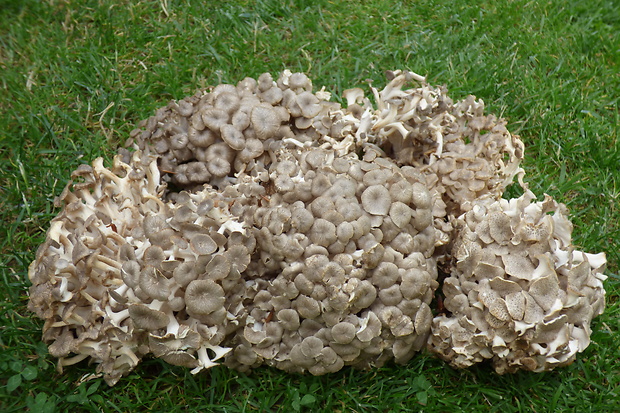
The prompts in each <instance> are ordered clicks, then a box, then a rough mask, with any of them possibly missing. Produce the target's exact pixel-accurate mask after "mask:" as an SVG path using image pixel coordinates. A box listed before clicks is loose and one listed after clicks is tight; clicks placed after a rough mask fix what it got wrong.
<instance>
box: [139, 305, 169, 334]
mask: <svg viewBox="0 0 620 413" xmlns="http://www.w3.org/2000/svg"><path fill="white" fill-rule="evenodd" d="M129 317H131V320H132V321H133V324H134V326H135V327H136V328H139V329H142V330H147V331H153V330H159V329H160V328H164V327H166V326H167V325H168V323H169V322H170V317H169V316H168V315H167V314H166V313H164V312H162V311H159V310H154V309H152V308H149V307H148V306H146V305H144V304H132V305H130V306H129Z"/></svg>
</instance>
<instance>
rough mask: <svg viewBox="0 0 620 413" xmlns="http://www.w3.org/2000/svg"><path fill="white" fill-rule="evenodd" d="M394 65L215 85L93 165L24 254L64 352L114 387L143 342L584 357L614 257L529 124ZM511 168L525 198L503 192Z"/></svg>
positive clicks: (403, 357) (230, 358)
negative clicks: (589, 235)
mask: <svg viewBox="0 0 620 413" xmlns="http://www.w3.org/2000/svg"><path fill="white" fill-rule="evenodd" d="M388 75H389V76H388V78H389V79H390V81H389V83H388V85H387V86H386V87H385V88H384V89H382V90H377V89H375V88H374V87H371V92H372V95H373V98H374V101H375V106H373V104H372V103H371V101H370V99H368V98H366V97H365V96H364V92H363V91H362V90H361V89H359V88H355V89H350V90H347V91H345V92H344V94H343V95H344V98H345V100H346V102H347V106H346V107H342V106H340V105H339V104H337V103H334V102H330V101H329V99H330V94H329V93H327V92H325V91H324V90H321V91H319V92H316V93H313V92H312V82H311V81H310V79H309V78H308V77H307V76H305V75H303V74H301V73H291V72H289V71H284V72H283V73H282V74H281V75H280V77H279V78H278V79H277V80H274V79H273V78H272V76H271V75H269V74H263V75H261V76H260V77H259V78H258V80H254V79H252V78H246V79H244V80H242V81H241V82H239V84H237V85H219V86H217V87H214V88H211V89H209V90H202V91H199V92H197V93H196V94H195V95H193V96H190V97H187V98H185V99H183V100H180V101H178V102H175V101H173V102H171V103H170V104H169V105H168V106H166V107H164V108H162V109H160V110H158V111H157V112H156V114H155V115H154V116H153V117H151V118H150V119H148V120H146V121H144V122H142V123H141V124H140V128H138V129H136V130H134V131H133V132H132V133H131V136H130V139H129V140H128V142H127V145H126V147H125V148H122V149H120V150H119V153H118V155H117V156H116V157H115V159H114V162H113V165H112V166H111V167H110V168H106V167H105V166H104V164H103V161H102V160H101V159H97V160H95V161H94V162H93V164H92V166H87V165H83V166H80V167H79V168H78V169H77V170H76V171H75V172H74V173H73V174H72V175H71V177H72V181H71V182H70V183H69V184H68V185H67V187H66V188H65V190H64V191H63V192H62V194H61V195H60V196H59V198H58V199H57V205H58V206H61V207H62V210H61V212H60V214H59V215H58V216H57V217H56V218H54V219H53V221H52V223H51V226H50V229H49V230H48V232H47V238H46V240H45V242H44V243H43V244H42V245H41V247H40V248H39V250H38V251H37V255H36V259H35V261H34V262H33V263H32V264H31V266H30V270H29V277H30V280H31V281H32V284H33V285H32V287H31V288H30V302H29V308H30V309H31V310H32V311H34V312H35V313H36V314H37V315H38V316H39V317H40V318H42V319H44V320H45V325H44V327H43V339H44V341H45V342H47V343H48V344H49V348H50V353H51V354H52V355H53V356H55V357H58V358H59V363H58V365H59V367H60V368H62V367H63V366H68V365H70V364H74V363H77V362H79V361H81V360H84V359H85V358H88V357H90V359H91V360H92V361H93V362H95V363H96V364H97V373H98V374H101V375H103V377H104V378H105V380H106V381H107V382H108V383H109V384H110V385H113V384H115V383H116V382H117V381H118V380H119V379H120V378H121V377H122V375H124V374H127V373H128V372H129V371H131V370H132V369H133V368H135V367H136V365H137V364H138V363H139V361H140V359H141V358H142V357H144V356H147V355H149V354H152V355H153V356H155V357H160V358H162V359H164V360H165V361H166V362H168V363H171V364H176V365H179V366H185V367H190V368H191V369H192V373H197V372H199V371H202V370H204V369H208V368H211V367H213V366H215V365H217V364H218V363H224V364H225V365H227V366H230V367H233V368H236V369H239V370H242V371H246V370H249V369H251V368H254V367H257V366H260V365H269V366H274V367H277V368H280V369H283V370H286V371H293V372H310V373H311V374H314V375H321V374H326V373H330V372H335V371H338V370H339V369H341V368H342V367H344V366H354V367H360V368H368V367H373V366H381V365H383V364H384V363H385V362H386V361H388V360H391V359H393V360H395V361H396V362H398V363H405V362H407V361H408V360H409V359H410V358H411V357H412V356H413V355H414V354H415V353H416V352H417V351H419V350H421V349H423V348H428V349H429V350H430V351H432V352H434V353H436V354H437V355H438V356H439V357H441V358H443V359H445V360H447V361H448V362H449V363H450V364H451V365H453V366H455V367H467V366H469V365H472V364H474V363H477V362H480V361H483V360H486V359H489V360H491V361H492V363H493V365H494V366H495V368H496V370H497V371H498V372H500V373H504V372H512V371H515V370H517V369H527V370H533V371H542V370H548V369H552V368H554V367H556V366H562V365H566V364H568V363H570V362H571V361H573V360H574V358H575V355H576V353H577V352H580V351H582V350H583V349H585V347H586V346H587V345H588V343H589V337H590V333H591V331H590V322H591V320H592V318H593V317H595V316H596V315H598V314H600V313H601V312H602V310H603V307H604V289H603V284H602V282H603V281H604V279H605V276H604V275H603V271H604V268H605V264H606V261H605V256H604V254H588V253H583V252H581V251H578V250H576V249H575V247H574V246H573V245H572V242H571V236H570V235H571V231H572V226H571V224H570V222H569V221H568V219H567V218H566V211H565V208H564V207H563V206H562V205H560V204H557V203H556V202H555V201H553V200H552V199H551V198H550V197H546V198H545V199H544V201H540V202H538V201H536V199H535V196H534V194H532V192H531V191H529V189H527V185H526V184H525V183H524V182H523V175H524V171H523V170H522V169H521V168H520V166H519V165H520V162H521V160H522V158H523V154H524V153H523V144H522V142H521V141H520V140H519V138H518V137H517V136H515V135H511V134H510V133H509V132H508V130H507V129H506V127H505V122H504V121H503V120H501V119H497V118H495V117H494V116H492V115H484V113H483V112H484V105H483V103H482V102H481V101H478V100H476V99H475V98H474V97H473V96H469V97H467V98H466V99H464V100H462V101H460V102H456V103H455V102H453V101H452V100H451V99H450V98H449V97H448V96H447V94H446V90H445V89H444V88H433V87H431V86H429V85H427V84H426V81H425V78H424V77H422V76H419V75H416V74H414V73H411V72H401V71H394V72H389V73H388ZM409 82H417V83H418V84H419V86H418V87H415V88H411V89H405V88H404V86H405V85H406V84H407V83H409ZM515 177H518V182H519V184H520V185H521V186H522V187H523V189H524V195H523V196H521V197H520V198H517V199H511V200H506V199H502V195H503V193H504V190H505V188H506V187H507V185H509V184H510V183H512V182H513V180H514V178H515ZM438 268H441V270H442V272H444V273H446V275H447V277H446V278H445V280H443V281H442V282H441V285H440V283H439V281H438V271H439V270H438ZM438 290H440V291H441V294H442V295H443V296H444V297H445V308H446V310H447V312H446V313H441V314H437V315H435V316H434V315H433V309H432V306H433V299H434V297H435V295H436V293H437V292H438Z"/></svg>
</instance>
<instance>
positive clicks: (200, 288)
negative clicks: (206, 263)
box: [185, 280, 225, 318]
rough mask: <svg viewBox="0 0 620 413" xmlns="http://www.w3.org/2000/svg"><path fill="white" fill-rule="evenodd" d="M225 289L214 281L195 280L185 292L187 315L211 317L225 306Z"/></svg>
mask: <svg viewBox="0 0 620 413" xmlns="http://www.w3.org/2000/svg"><path fill="white" fill-rule="evenodd" d="M224 301H225V297H224V289H223V288H222V286H220V285H219V284H217V283H216V282H215V281H213V280H194V281H192V282H190V283H189V284H188V285H187V288H186V290H185V305H186V309H187V313H188V314H189V315H190V316H192V317H196V318H200V317H201V316H206V315H209V314H211V313H213V312H215V311H217V310H218V309H220V308H223V306H224Z"/></svg>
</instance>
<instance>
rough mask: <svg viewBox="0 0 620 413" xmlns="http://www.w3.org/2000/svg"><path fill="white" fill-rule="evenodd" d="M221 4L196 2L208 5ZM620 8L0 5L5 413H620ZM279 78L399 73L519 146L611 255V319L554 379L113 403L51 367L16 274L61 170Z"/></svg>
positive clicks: (174, 372)
mask: <svg viewBox="0 0 620 413" xmlns="http://www.w3.org/2000/svg"><path fill="white" fill-rule="evenodd" d="M210 3H211V4H217V6H210V5H208V4H210ZM619 45H620V4H619V3H618V2H617V1H612V0H609V1H604V0H591V1H588V2H584V1H577V0H564V1H560V0H557V1H554V0H550V1H525V0H497V1H493V2H491V1H481V0H471V1H465V0H457V1H448V0H436V1H430V0H419V1H416V2H393V1H384V0H367V1H364V2H358V1H344V0H332V1H327V0H321V1H310V0H306V1H292V0H284V1H279V0H262V1H255V2H251V1H241V0H237V1H230V2H217V3H216V2H201V1H191V0H157V1H150V0H142V1H128V0H125V1H116V0H98V1H94V0H21V1H12V0H0V87H1V89H0V227H1V229H0V290H1V291H2V294H1V295H0V411H3V412H14V411H15V412H18V411H19V412H22V411H25V410H30V411H35V412H46V411H50V412H51V411H76V412H77V411H120V412H126V411H141V410H147V409H148V410H150V411H169V412H174V411H188V410H189V411H195V410H201V411H222V412H238V411H259V412H263V411H284V412H295V411H329V412H332V411H336V412H346V411H354V412H373V411H382V412H396V411H426V412H444V411H449V412H470V411H471V412H479V411H501V412H513V411H528V412H529V411H534V412H546V411H579V412H588V411H596V412H602V411H614V410H617V409H618V406H620V388H619V383H620V363H619V362H618V360H619V358H620V348H619V346H618V343H619V342H620V331H619V330H620V325H619V322H618V320H619V315H620V314H619V313H620V305H619V303H618V293H619V290H620V286H619V284H620V283H619V276H618V263H619V262H620V256H619V252H618V251H619V248H618V246H619V245H620V242H619V241H620V229H619V223H620V212H619V208H620V202H619V200H618V197H619V194H620V172H619V170H620V168H619V165H620V141H619V136H618V125H619V124H620V112H619V103H618V99H619V97H620V46H619ZM284 68H290V69H291V70H294V71H304V72H306V73H308V75H309V76H310V77H311V78H312V79H313V81H314V84H315V85H317V86H321V85H325V86H326V88H327V90H329V91H331V92H333V93H335V94H336V95H338V94H340V92H342V90H343V89H346V88H349V87H354V86H361V87H367V85H366V84H365V80H366V79H374V80H375V84H376V85H377V86H381V85H382V84H384V80H383V71H384V70H386V69H395V68H408V69H411V70H414V71H416V72H418V73H420V74H424V75H428V78H429V80H430V82H431V83H433V84H446V85H448V87H449V89H450V92H451V96H452V97H453V98H455V99H458V98H463V97H465V96H466V95H468V94H474V95H476V96H478V97H480V98H482V99H484V101H485V102H486V103H487V108H488V111H490V112H493V113H496V114H498V115H501V116H503V117H506V118H507V119H508V120H509V129H510V130H511V131H513V132H515V133H518V134H520V135H521V136H522V138H523V140H524V141H525V143H526V148H527V149H526V160H525V165H524V166H525V168H526V170H527V176H526V178H527V181H528V182H529V185H530V187H531V188H532V189H533V190H534V192H535V193H537V194H540V195H542V193H549V194H550V195H552V196H553V197H555V198H556V199H558V200H559V201H561V202H564V203H565V204H567V206H568V207H569V209H570V211H571V213H572V220H573V223H574V226H575V231H574V242H575V244H576V245H578V246H579V248H580V249H583V250H585V251H588V252H599V251H605V252H606V253H607V257H608V260H609V267H608V271H607V274H608V275H609V279H608V280H607V281H606V288H607V299H608V307H607V310H606V312H605V314H603V315H602V316H600V317H598V318H597V319H595V321H594V323H593V330H594V332H593V335H592V340H593V342H592V344H591V345H590V347H588V349H587V350H586V351H585V352H584V353H582V354H581V355H579V358H578V360H577V361H576V362H575V363H574V364H572V365H571V366H569V367H567V368H564V369H560V370H557V371H554V372H549V373H542V374H531V373H518V374H515V375H508V376H498V375H496V374H495V373H493V371H492V370H491V369H489V368H488V366H479V367H475V368H471V369H469V370H466V371H454V370H452V369H450V368H449V367H447V366H445V365H444V364H443V363H442V362H440V361H438V360H435V359H433V358H432V357H430V356H428V355H425V354H420V355H418V356H416V357H415V358H414V359H413V360H412V361H411V362H410V363H409V364H408V365H407V366H405V367H402V366H394V365H389V366H386V367H384V368H381V369H377V370H374V371H369V372H360V371H353V370H351V369H344V370H343V371H341V372H339V373H337V374H333V375H329V376H324V377H311V376H299V375H291V374H286V373H282V372H279V371H276V370H275V369H269V368H262V369H258V370H257V371H255V372H254V373H252V374H251V375H245V374H240V373H237V372H235V371H231V370H227V369H224V368H215V369H212V370H210V371H209V372H208V373H205V374H200V375H197V376H191V375H190V374H189V372H188V371H187V370H184V369H181V368H176V367H174V366H170V365H167V364H165V363H163V362H160V361H158V360H152V359H149V360H145V361H144V362H143V363H142V364H141V365H140V366H139V368H137V369H136V370H135V371H134V372H132V373H131V375H129V376H128V377H126V378H124V379H123V380H121V381H120V382H119V384H118V385H117V386H116V387H114V388H112V389H111V388H108V387H107V386H106V385H105V384H104V383H103V382H102V381H101V380H100V379H97V380H93V381H88V382H83V383H81V382H80V378H81V377H82V376H83V375H84V374H86V373H89V372H91V371H92V368H91V367H90V366H87V365H86V364H85V363H82V364H79V365H77V366H73V367H71V368H68V369H67V370H66V372H65V373H63V374H59V373H57V372H56V371H55V368H54V360H53V359H52V358H51V357H50V356H49V355H48V354H47V351H46V347H45V345H43V344H42V343H41V342H40V330H41V326H42V323H41V321H40V320H38V319H35V318H33V315H32V314H31V313H29V312H28V311H27V310H26V303H27V287H28V286H29V282H28V280H27V267H28V264H29V263H30V262H31V261H32V260H33V258H34V253H35V251H36V248H37V246H38V245H39V244H40V243H41V242H42V241H43V239H44V231H45V230H46V229H47V228H48V225H49V221H50V220H51V218H52V217H53V216H54V215H55V214H56V213H57V212H58V211H57V210H55V209H54V208H53V206H52V200H53V199H54V197H55V196H56V195H58V194H59V193H60V191H61V190H62V188H63V187H64V185H65V183H66V182H67V180H68V178H69V173H70V171H72V170H73V169H75V168H76V167H77V166H78V165H79V164H80V163H83V162H90V161H91V160H92V159H94V158H95V157H97V156H104V157H106V158H108V159H109V158H110V156H111V155H112V154H113V153H114V148H115V147H116V146H117V145H119V144H120V143H122V142H123V141H124V140H125V138H126V137H127V136H128V133H129V131H130V130H131V129H132V128H133V127H134V126H133V125H135V124H136V123H137V122H138V121H139V120H141V119H143V118H146V117H148V116H150V115H151V113H152V112H153V111H154V110H155V109H156V108H158V107H160V106H163V105H165V104H166V103H167V102H168V101H169V100H170V99H179V98H182V97H184V96H186V95H188V94H190V93H193V92H194V91H195V90H196V89H197V88H201V87H205V86H208V85H213V84H217V83H221V82H236V81H238V80H240V79H242V78H243V77H245V76H253V77H256V76H258V75H259V74H260V73H262V72H265V71H269V72H272V73H274V74H275V73H278V72H279V71H281V70H282V69H284Z"/></svg>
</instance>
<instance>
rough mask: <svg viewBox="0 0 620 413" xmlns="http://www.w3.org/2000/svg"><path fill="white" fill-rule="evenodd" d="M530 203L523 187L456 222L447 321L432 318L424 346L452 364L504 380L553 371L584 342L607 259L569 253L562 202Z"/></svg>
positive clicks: (600, 298) (600, 299) (599, 306)
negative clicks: (479, 367) (523, 372)
mask: <svg viewBox="0 0 620 413" xmlns="http://www.w3.org/2000/svg"><path fill="white" fill-rule="evenodd" d="M534 199H535V196H534V194H533V193H532V192H531V191H528V190H526V192H525V193H524V194H523V195H522V196H521V197H519V198H517V199H512V200H510V201H508V200H504V199H502V200H499V201H492V200H488V199H483V200H479V201H476V202H475V203H474V206H473V208H472V209H471V210H470V211H469V212H467V213H465V214H464V215H462V216H461V217H459V218H458V220H457V226H458V227H459V228H460V229H459V234H458V236H457V237H456V239H455V241H454V246H453V249H452V257H453V260H454V262H455V264H454V266H453V267H452V271H451V276H450V277H448V278H446V279H445V280H444V281H443V293H444V295H445V301H444V304H445V307H446V309H447V310H448V311H449V312H450V314H451V315H450V316H445V315H442V316H439V317H437V318H436V319H435V320H434V323H433V334H432V335H431V339H430V341H429V347H430V348H431V349H432V350H433V351H434V352H436V353H437V354H438V355H439V356H440V357H441V358H443V359H445V360H447V361H448V362H450V364H452V365H453V366H455V367H467V366H470V365H472V364H474V363H477V362H480V361H483V360H485V359H488V360H491V362H492V364H493V366H494V368H495V370H496V371H498V372H500V373H505V372H514V371H516V370H518V369H527V370H532V371H544V370H550V369H552V368H554V367H557V366H564V365H567V364H570V363H571V362H572V361H574V359H575V355H576V353H577V352H581V351H583V350H584V349H585V348H586V347H587V346H588V344H589V343H590V333H591V331H590V325H589V324H590V323H589V321H590V320H591V319H592V318H593V316H596V315H598V314H601V313H602V311H603V307H604V294H603V293H604V290H603V283H602V281H603V280H604V279H605V276H603V275H602V274H601V271H602V267H603V266H604V265H605V256H604V255H603V254H602V253H601V254H588V253H582V252H581V251H577V250H575V249H574V247H573V246H572V245H571V237H570V234H571V230H572V225H571V223H570V221H568V219H567V218H566V211H565V210H564V207H563V205H560V204H558V203H556V202H555V201H553V200H552V199H551V198H550V197H548V196H547V197H546V198H545V200H544V201H542V202H532V201H533V200H534Z"/></svg>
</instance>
